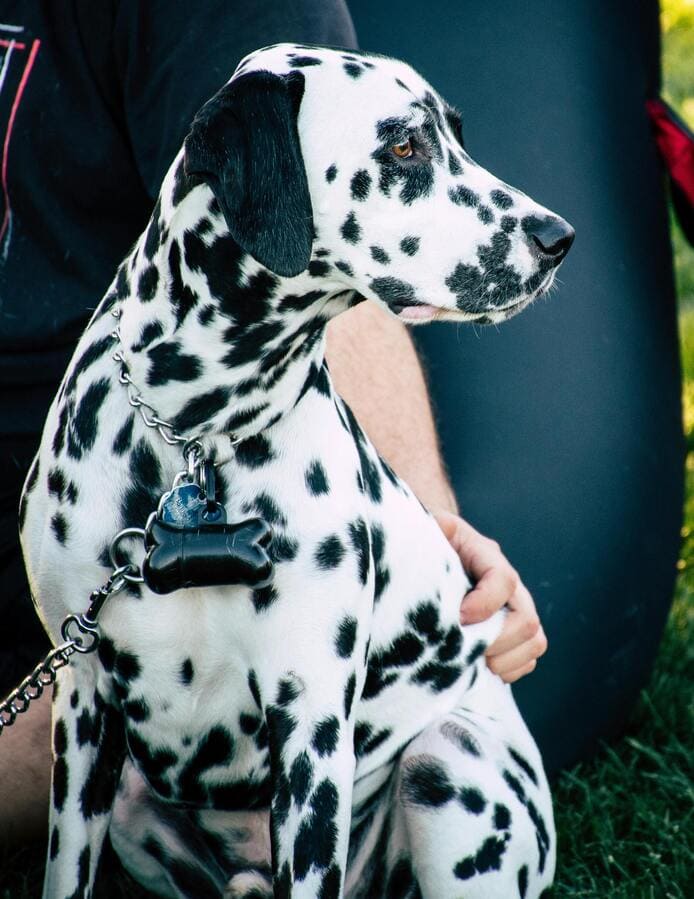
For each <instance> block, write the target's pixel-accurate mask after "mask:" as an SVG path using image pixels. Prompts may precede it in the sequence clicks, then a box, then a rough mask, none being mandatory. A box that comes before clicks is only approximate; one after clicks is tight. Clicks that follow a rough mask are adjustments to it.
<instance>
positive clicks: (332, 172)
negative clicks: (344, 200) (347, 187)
mask: <svg viewBox="0 0 694 899" xmlns="http://www.w3.org/2000/svg"><path fill="white" fill-rule="evenodd" d="M336 177H337V166H336V165H329V166H328V168H327V169H326V170H325V180H326V181H327V182H328V184H332V182H333V181H334V180H335V178H336Z"/></svg>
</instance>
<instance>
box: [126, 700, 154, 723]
mask: <svg viewBox="0 0 694 899" xmlns="http://www.w3.org/2000/svg"><path fill="white" fill-rule="evenodd" d="M123 709H124V711H125V714H126V715H127V716H128V718H130V719H131V720H132V721H136V722H137V723H138V724H139V723H141V722H142V721H148V720H149V718H150V715H151V712H150V709H149V706H148V705H147V703H146V702H145V701H144V699H130V700H128V702H126V703H125V705H124V706H123Z"/></svg>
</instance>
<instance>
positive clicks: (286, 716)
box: [265, 705, 297, 770]
mask: <svg viewBox="0 0 694 899" xmlns="http://www.w3.org/2000/svg"><path fill="white" fill-rule="evenodd" d="M265 715H266V720H267V727H268V732H269V740H270V751H271V755H272V756H273V758H274V759H275V762H276V764H275V765H274V767H275V769H276V770H277V769H279V768H280V767H281V764H282V758H283V755H284V749H285V747H286V745H287V740H288V739H289V737H290V736H291V735H292V733H293V732H294V730H295V729H296V724H297V722H296V719H295V718H294V716H293V715H291V714H290V713H289V712H288V711H287V709H286V708H282V707H281V706H277V705H270V706H268V708H267V710H266V713H265Z"/></svg>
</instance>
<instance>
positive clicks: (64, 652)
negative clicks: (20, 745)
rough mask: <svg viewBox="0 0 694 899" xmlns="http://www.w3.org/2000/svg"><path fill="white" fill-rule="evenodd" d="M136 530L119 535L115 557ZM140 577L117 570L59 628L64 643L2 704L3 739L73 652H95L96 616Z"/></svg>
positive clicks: (132, 568) (0, 725) (124, 567)
mask: <svg viewBox="0 0 694 899" xmlns="http://www.w3.org/2000/svg"><path fill="white" fill-rule="evenodd" d="M133 530H134V529H133V528H129V529H127V530H126V531H121V532H120V533H119V534H117V535H116V537H115V539H114V541H113V543H112V544H111V547H112V555H113V550H115V545H116V544H117V543H118V541H119V540H120V539H121V538H122V537H123V536H132V533H131V532H132V531H133ZM137 577H138V572H137V569H136V568H135V566H134V565H121V566H119V567H117V568H116V569H115V571H114V572H113V574H112V575H111V576H110V577H109V579H108V580H107V581H106V583H105V584H104V585H103V586H101V587H98V588H97V589H96V590H94V591H92V594H91V596H90V597H89V599H90V602H89V608H88V609H87V611H86V612H83V613H82V614H81V615H68V616H67V618H65V620H64V621H63V623H62V625H61V626H60V633H61V636H62V638H63V642H62V643H60V644H59V645H58V646H56V647H54V648H53V649H52V650H51V651H50V652H49V653H48V654H47V655H46V656H45V657H44V658H43V659H41V661H40V662H39V663H38V665H37V666H36V667H35V668H34V670H33V671H32V672H31V674H29V675H27V677H25V678H24V680H23V681H22V682H21V684H19V686H18V687H15V689H14V690H12V692H11V693H10V694H9V695H8V696H6V697H5V698H4V699H3V700H2V701H1V702H0V736H1V735H2V732H3V731H4V729H5V728H6V727H10V726H11V725H12V724H14V723H15V721H16V720H17V715H21V714H23V713H24V712H26V711H27V709H28V708H29V705H30V704H31V703H32V702H33V701H34V700H35V699H39V698H40V697H41V695H42V694H43V691H44V690H45V688H46V687H48V686H50V685H51V684H53V683H54V682H55V680H56V677H57V676H58V671H59V670H60V669H61V668H63V667H64V666H65V665H67V663H68V662H69V661H70V656H71V655H72V654H73V653H75V652H81V653H88V652H94V650H95V649H96V647H97V646H98V645H99V630H98V625H97V617H98V615H99V612H100V611H101V609H102V608H103V605H104V603H105V602H106V600H107V599H108V598H109V596H113V594H114V593H119V592H120V591H121V590H122V589H123V588H124V587H125V585H126V584H127V583H128V581H130V580H134V579H136V578H137Z"/></svg>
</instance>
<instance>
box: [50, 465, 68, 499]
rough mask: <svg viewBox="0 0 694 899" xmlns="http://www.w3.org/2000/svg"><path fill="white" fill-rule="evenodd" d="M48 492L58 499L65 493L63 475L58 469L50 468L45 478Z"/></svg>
mask: <svg viewBox="0 0 694 899" xmlns="http://www.w3.org/2000/svg"><path fill="white" fill-rule="evenodd" d="M47 484H48V492H49V493H51V494H53V495H54V496H57V497H58V499H62V498H63V493H64V492H65V475H64V474H63V472H62V471H61V469H60V468H52V469H51V470H50V471H49V472H48V478H47Z"/></svg>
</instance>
